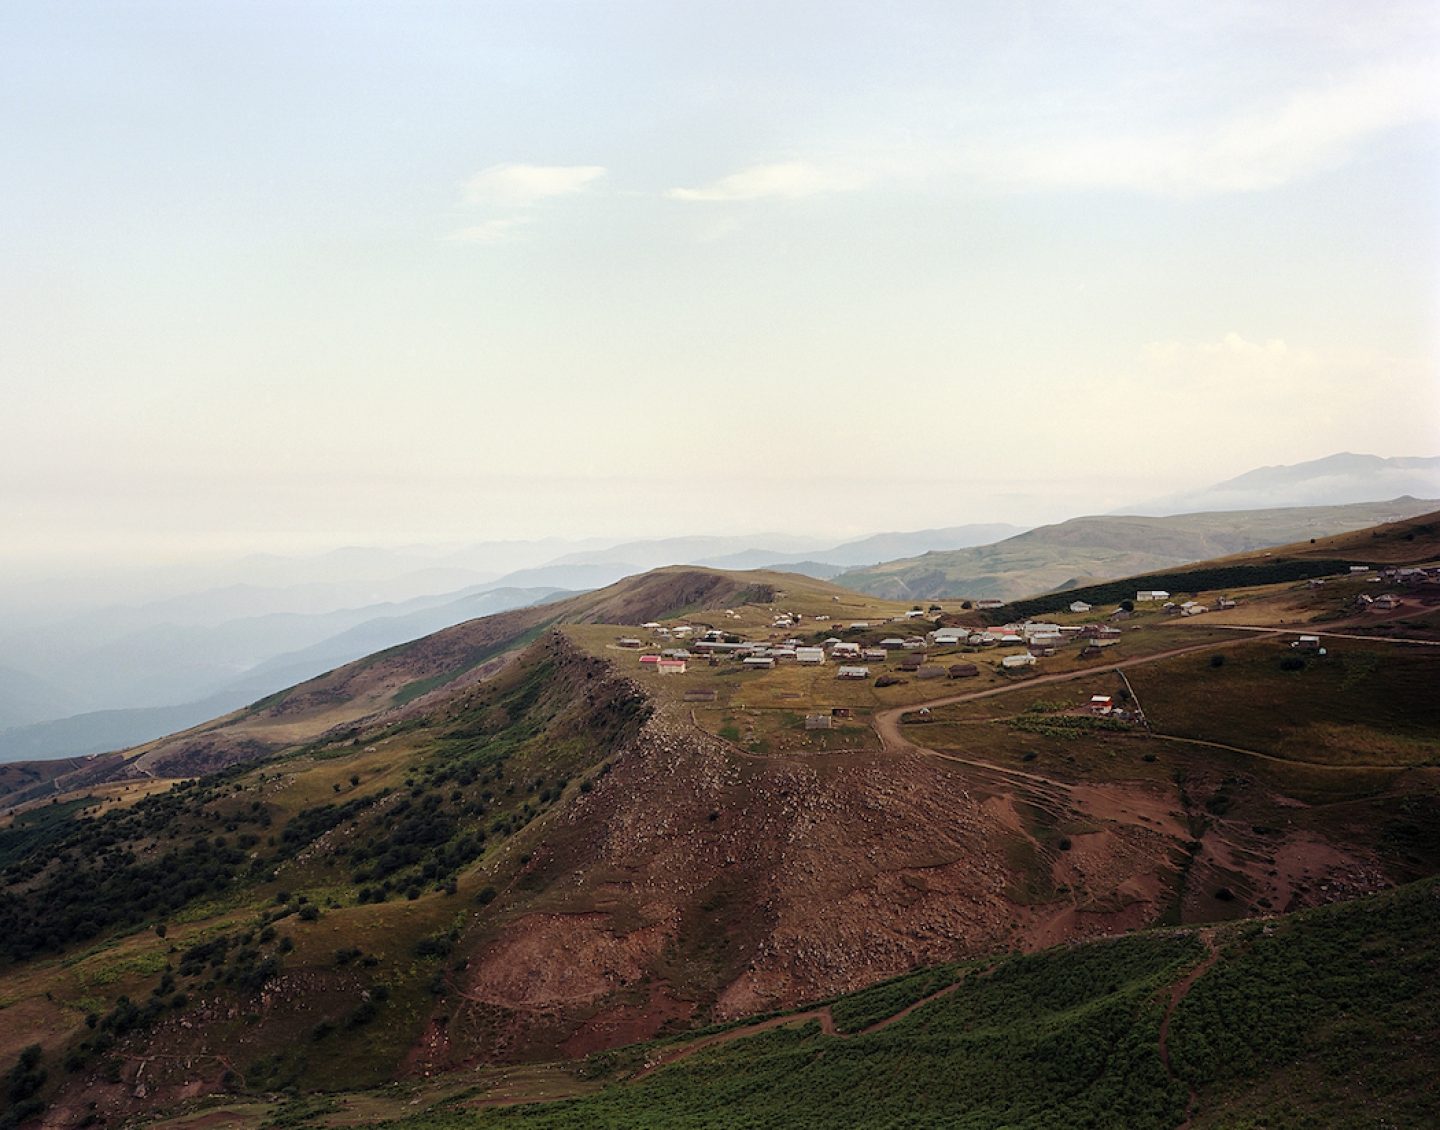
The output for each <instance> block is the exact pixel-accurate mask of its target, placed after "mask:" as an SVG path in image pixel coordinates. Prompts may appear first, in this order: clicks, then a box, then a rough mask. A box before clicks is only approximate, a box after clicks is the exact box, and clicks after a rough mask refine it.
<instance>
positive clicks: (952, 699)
mask: <svg viewBox="0 0 1440 1130" xmlns="http://www.w3.org/2000/svg"><path fill="white" fill-rule="evenodd" d="M1238 642H1239V641H1238V640H1235V641H1231V640H1221V641H1220V642H1219V643H1201V644H1191V645H1190V646H1189V647H1172V648H1171V649H1170V650H1168V651H1157V652H1155V653H1154V654H1153V655H1140V656H1136V657H1135V658H1134V659H1125V660H1121V661H1120V662H1119V663H1115V664H1112V665H1110V666H1108V667H1103V668H1101V667H1087V668H1085V669H1084V670H1081V671H1058V672H1056V673H1055V674H1053V675H1039V676H1036V677H1035V678H1033V679H1025V680H1023V681H1021V682H1018V683H1014V684H1012V685H1009V686H1003V687H989V688H987V689H986V690H983V691H970V692H969V693H967V694H952V695H946V696H944V697H943V698H934V699H930V700H929V701H928V702H913V703H910V704H909V705H908V706H897V707H893V708H891V709H890V710H882V711H880V712H879V713H878V714H876V715H875V716H874V718H873V719H872V721H873V722H874V725H875V732H876V733H877V734H879V735H880V744H881V745H883V746H884V747H885V749H886V750H887V751H889V752H892V753H895V752H902V751H907V752H909V751H913V752H916V753H926V754H930V755H932V756H937V757H938V756H942V755H940V754H936V753H935V751H934V750H931V749H926V748H925V747H924V746H920V745H916V744H915V743H914V742H912V741H910V740H909V739H908V738H906V737H905V736H904V734H903V733H902V732H901V729H900V719H901V717H902V716H903V715H906V714H911V713H913V712H914V711H916V710H920V709H922V708H926V709H930V710H934V709H935V708H936V707H940V706H952V705H954V704H955V703H957V702H973V701H975V700H976V699H981V698H994V697H995V696H996V695H1002V694H1012V693H1014V692H1015V691H1019V690H1024V689H1025V688H1027V687H1038V686H1044V685H1045V684H1047V683H1068V682H1073V681H1075V680H1076V679H1093V678H1095V676H1096V674H1097V673H1098V672H1100V671H1121V670H1124V669H1125V668H1126V667H1138V666H1140V665H1141V664H1144V663H1159V662H1160V661H1161V660H1163V659H1173V658H1174V657H1175V656H1177V655H1189V654H1191V653H1193V652H1197V651H1210V650H1213V649H1214V648H1219V647H1234V646H1235V644H1236V643H1238ZM944 756H945V757H946V760H952V761H961V762H964V763H965V764H967V765H975V766H977V767H978V768H984V769H994V770H996V771H997V772H1001V773H1006V774H1008V775H1010V776H1013V777H1020V778H1023V779H1026V780H1031V781H1046V782H1048V781H1049V778H1048V777H1042V776H1039V775H1038V774H1035V773H1023V772H1021V771H1020V770H1018V769H1002V768H1000V767H999V766H995V765H991V764H990V763H988V762H985V761H969V760H968V759H966V758H963V757H952V756H950V755H944Z"/></svg>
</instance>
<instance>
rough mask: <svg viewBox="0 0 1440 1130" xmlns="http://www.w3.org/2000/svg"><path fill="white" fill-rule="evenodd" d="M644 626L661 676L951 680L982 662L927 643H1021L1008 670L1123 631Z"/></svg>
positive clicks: (628, 643) (1074, 607) (1094, 627)
mask: <svg viewBox="0 0 1440 1130" xmlns="http://www.w3.org/2000/svg"><path fill="white" fill-rule="evenodd" d="M1166 595H1168V594H1166ZM977 603H989V602H977ZM994 603H996V604H998V603H999V602H998V601H997V602H994ZM1233 604H1234V602H1233V601H1231V602H1229V605H1230V606H1232V607H1233ZM1090 609H1091V606H1090V605H1088V604H1086V603H1084V602H1083V601H1075V602H1074V603H1072V604H1071V605H1070V610H1071V611H1072V612H1079V613H1083V612H1088V611H1090ZM1202 611H1203V610H1202ZM925 615H926V614H925V613H924V612H921V611H919V610H918V609H917V610H912V611H910V612H908V613H906V614H905V615H903V616H897V617H895V621H896V622H904V621H908V620H918V619H922V618H923V617H924V616H925ZM801 619H802V617H801V616H799V615H798V614H795V613H783V614H781V615H778V616H776V617H775V619H774V622H773V623H772V625H771V627H772V628H777V629H786V628H791V627H794V626H795V624H796V623H798V622H799V621H800V620H801ZM814 619H815V620H817V621H827V620H828V619H829V617H825V616H817V617H814ZM642 627H643V628H644V629H645V630H646V631H648V632H649V633H651V635H652V636H657V637H661V638H664V639H669V640H671V641H673V642H675V643H676V645H677V646H675V647H669V648H662V649H660V650H659V651H656V652H648V651H647V652H646V653H645V654H642V655H641V656H640V662H641V664H643V665H644V666H646V667H649V668H651V669H653V670H654V671H655V672H656V673H657V674H659V675H682V674H684V673H685V670H686V665H687V664H688V663H691V662H695V661H698V660H700V659H705V660H706V661H707V662H708V663H710V664H712V665H713V664H714V663H716V662H717V661H718V660H719V659H721V658H728V659H731V660H733V661H736V662H738V663H740V664H741V665H743V666H744V667H746V668H750V669H758V670H769V669H771V668H774V667H776V666H777V665H779V664H783V663H794V664H796V665H797V666H801V667H820V666H824V665H826V664H827V663H832V662H833V663H835V664H837V667H836V671H835V677H836V678H837V679H869V678H870V676H871V674H872V671H871V666H872V665H876V664H884V665H885V666H886V669H887V670H894V671H897V672H901V673H905V674H910V675H913V676H914V677H916V678H919V679H938V678H942V677H946V676H948V677H949V678H952V679H964V678H971V677H973V676H976V675H979V674H980V668H979V667H977V666H976V665H975V664H974V663H951V664H948V665H946V666H939V665H927V664H926V662H925V660H926V655H927V653H928V651H929V650H930V649H932V648H961V647H964V648H989V647H1023V648H1024V649H1025V650H1024V651H1022V652H1018V653H1016V654H1012V655H1006V656H1005V657H1004V658H1003V659H1001V661H1000V665H1001V667H1002V668H1004V669H1007V670H1009V669H1015V668H1023V667H1030V666H1033V665H1034V664H1035V663H1036V661H1037V660H1039V659H1044V658H1048V657H1050V656H1053V655H1054V654H1055V653H1056V650H1057V649H1058V648H1060V647H1063V646H1065V645H1067V644H1071V643H1078V644H1080V645H1081V649H1082V650H1081V652H1080V654H1081V655H1082V656H1084V657H1089V656H1092V655H1098V654H1100V653H1101V652H1102V651H1103V650H1104V649H1105V648H1107V647H1111V646H1113V645H1114V644H1116V643H1117V642H1119V640H1120V637H1121V629H1120V628H1118V627H1116V626H1114V625H1113V624H1101V623H1089V624H1054V623H1047V622H1044V621H1038V620H1027V621H1025V622H1023V623H1019V624H1005V625H1002V626H999V627H993V628H971V627H964V626H960V627H942V628H936V629H934V630H932V631H929V632H927V633H925V634H924V635H923V636H922V635H915V634H907V635H894V636H888V637H886V638H884V639H881V640H879V641H878V642H876V643H873V644H861V643H854V642H850V641H846V640H842V639H840V638H839V637H838V636H832V637H831V638H829V639H827V640H824V641H823V642H822V643H819V644H806V643H804V642H802V641H801V640H799V639H794V638H791V639H786V640H784V641H783V642H780V643H775V642H771V641H756V640H739V639H736V638H735V637H734V636H733V635H729V634H727V633H726V632H724V631H722V630H720V629H718V628H696V627H692V626H689V625H683V624H682V625H672V626H669V627H667V626H665V625H662V624H658V623H653V622H652V623H649V624H644V625H642ZM871 628H872V625H871V623H870V622H869V621H866V620H857V621H855V622H853V623H851V624H849V625H848V629H849V630H850V631H868V630H871ZM681 645H683V646H681ZM618 646H620V647H622V648H634V649H636V650H643V649H644V647H645V645H644V643H643V641H642V640H641V639H639V638H638V637H635V636H626V637H622V638H621V639H620V640H619V641H618ZM892 660H893V661H894V662H893V663H892Z"/></svg>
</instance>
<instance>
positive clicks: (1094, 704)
mask: <svg viewBox="0 0 1440 1130" xmlns="http://www.w3.org/2000/svg"><path fill="white" fill-rule="evenodd" d="M1114 708H1115V700H1114V699H1113V698H1111V697H1110V696H1109V695H1108V694H1092V695H1091V696H1090V713H1091V714H1109V713H1110V711H1111V710H1113V709H1114Z"/></svg>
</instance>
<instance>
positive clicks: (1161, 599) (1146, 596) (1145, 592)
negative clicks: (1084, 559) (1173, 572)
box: [1070, 589, 1235, 616]
mask: <svg viewBox="0 0 1440 1130" xmlns="http://www.w3.org/2000/svg"><path fill="white" fill-rule="evenodd" d="M1081 603H1083V602H1082V601H1076V604H1081ZM1135 603H1136V604H1159V605H1160V610H1161V611H1162V612H1166V613H1169V614H1170V615H1172V616H1199V615H1200V614H1201V613H1204V612H1209V611H1210V606H1209V605H1208V604H1201V603H1200V602H1199V601H1198V600H1183V601H1180V602H1178V603H1177V602H1176V601H1173V600H1171V599H1170V594H1169V593H1168V592H1166V591H1165V590H1164V589H1141V590H1140V591H1139V592H1137V593H1136V594H1135ZM1215 607H1216V608H1218V609H1221V610H1222V611H1223V610H1224V609H1226V608H1234V607H1235V601H1234V600H1233V599H1231V598H1230V597H1228V596H1222V597H1219V598H1218V599H1217V600H1216V601H1215ZM1085 608H1086V609H1087V610H1088V608H1089V605H1085ZM1070 610H1071V611H1072V612H1074V611H1077V609H1076V606H1075V604H1072V605H1071V606H1070Z"/></svg>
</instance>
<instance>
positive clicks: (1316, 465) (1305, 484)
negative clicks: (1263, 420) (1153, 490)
mask: <svg viewBox="0 0 1440 1130" xmlns="http://www.w3.org/2000/svg"><path fill="white" fill-rule="evenodd" d="M1404 495H1409V496H1411V497H1412V498H1440V456H1430V457H1409V458H1407V457H1403V456H1402V457H1397V458H1393V459H1382V458H1380V457H1379V456H1378V455H1354V454H1352V453H1350V452H1348V451H1346V452H1340V453H1339V454H1336V455H1327V456H1326V457H1325V458H1324V459H1312V460H1310V461H1309V462H1308V463H1295V464H1291V465H1290V466H1278V467H1257V468H1256V469H1255V470H1253V471H1247V472H1245V474H1243V475H1237V476H1236V477H1235V478H1233V479H1227V480H1226V481H1225V482H1223V483H1216V484H1215V485H1214V486H1210V487H1205V488H1204V489H1203V490H1192V491H1182V492H1181V493H1179V494H1172V495H1167V496H1165V497H1164V498H1156V499H1151V500H1150V501H1148V502H1142V503H1139V504H1137V505H1135V506H1133V507H1130V508H1128V510H1127V512H1128V513H1132V514H1156V515H1164V514H1195V513H1198V512H1200V511H1206V510H1257V509H1261V508H1263V507H1274V506H1341V505H1344V504H1346V503H1350V502H1371V501H1373V500H1375V499H1377V498H1399V497H1402V496H1404Z"/></svg>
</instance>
